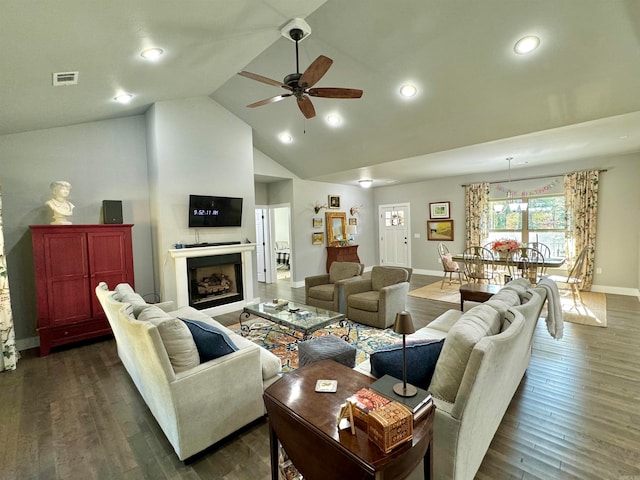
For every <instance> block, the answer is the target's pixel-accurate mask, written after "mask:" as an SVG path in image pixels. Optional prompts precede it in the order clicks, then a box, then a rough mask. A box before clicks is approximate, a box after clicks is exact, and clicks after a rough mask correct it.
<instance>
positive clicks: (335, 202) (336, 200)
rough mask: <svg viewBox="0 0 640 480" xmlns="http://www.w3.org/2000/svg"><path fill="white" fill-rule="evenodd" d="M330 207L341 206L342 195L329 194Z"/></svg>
mask: <svg viewBox="0 0 640 480" xmlns="http://www.w3.org/2000/svg"><path fill="white" fill-rule="evenodd" d="M327 204H328V205H329V208H340V195H329V202H328V203H327Z"/></svg>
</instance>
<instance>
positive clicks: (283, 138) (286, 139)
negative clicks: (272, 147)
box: [278, 132, 293, 143]
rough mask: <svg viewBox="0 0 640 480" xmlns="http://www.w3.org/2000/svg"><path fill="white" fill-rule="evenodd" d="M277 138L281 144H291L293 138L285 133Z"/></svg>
mask: <svg viewBox="0 0 640 480" xmlns="http://www.w3.org/2000/svg"><path fill="white" fill-rule="evenodd" d="M278 138H279V139H280V141H281V142H282V143H291V142H293V137H292V136H291V135H289V134H288V133H286V132H283V133H281V134H280V135H278Z"/></svg>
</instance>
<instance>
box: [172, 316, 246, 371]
mask: <svg viewBox="0 0 640 480" xmlns="http://www.w3.org/2000/svg"><path fill="white" fill-rule="evenodd" d="M180 320H182V321H183V322H184V323H185V324H186V325H187V327H189V331H191V335H192V336H193V341H194V342H195V344H196V348H197V349H198V354H199V355H200V363H204V362H207V361H209V360H213V359H214V358H218V357H222V356H224V355H228V354H230V353H233V352H236V351H237V350H238V347H236V345H235V344H234V343H233V341H232V340H231V339H230V338H229V335H227V334H226V333H225V332H223V331H222V330H220V329H219V328H216V327H214V326H212V325H209V324H208V323H205V322H200V321H198V320H189V319H188V318H181V319H180Z"/></svg>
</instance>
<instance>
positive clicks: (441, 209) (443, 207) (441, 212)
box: [429, 202, 451, 219]
mask: <svg viewBox="0 0 640 480" xmlns="http://www.w3.org/2000/svg"><path fill="white" fill-rule="evenodd" d="M450 216H451V214H450V213H449V202H434V203H430V204H429V218H432V219H436V218H449V217H450Z"/></svg>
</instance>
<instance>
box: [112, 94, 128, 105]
mask: <svg viewBox="0 0 640 480" xmlns="http://www.w3.org/2000/svg"><path fill="white" fill-rule="evenodd" d="M113 99H114V100H115V101H116V102H118V103H123V104H126V103H129V102H130V101H131V100H133V95H132V94H130V93H119V94H118V95H116V96H115V97H113Z"/></svg>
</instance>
